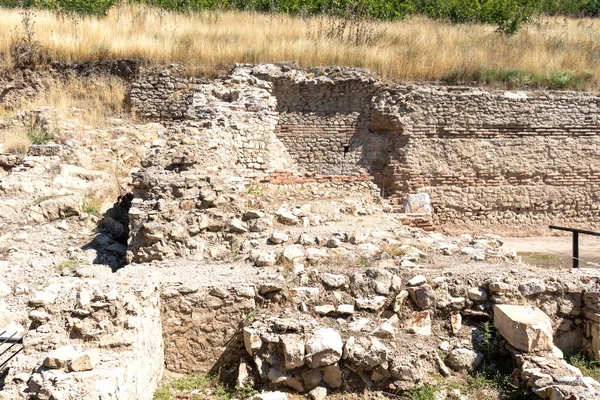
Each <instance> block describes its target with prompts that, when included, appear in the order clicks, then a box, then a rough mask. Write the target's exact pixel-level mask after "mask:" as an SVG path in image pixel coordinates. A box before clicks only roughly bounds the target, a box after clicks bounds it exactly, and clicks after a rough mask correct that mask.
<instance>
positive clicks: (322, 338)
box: [306, 328, 344, 368]
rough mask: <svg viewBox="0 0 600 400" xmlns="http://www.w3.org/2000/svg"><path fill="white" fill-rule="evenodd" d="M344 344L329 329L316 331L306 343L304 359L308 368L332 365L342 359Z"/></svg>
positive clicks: (337, 335)
mask: <svg viewBox="0 0 600 400" xmlns="http://www.w3.org/2000/svg"><path fill="white" fill-rule="evenodd" d="M343 346H344V342H343V341H342V337H341V336H340V334H339V333H338V332H336V331H335V330H333V329H331V328H319V329H316V330H315V331H314V332H313V333H312V335H311V337H310V338H309V339H308V341H307V342H306V357H307V358H308V359H309V360H310V361H309V364H308V365H309V367H310V368H318V367H321V366H324V365H332V364H335V363H336V362H338V361H339V359H340V358H341V357H342V349H343Z"/></svg>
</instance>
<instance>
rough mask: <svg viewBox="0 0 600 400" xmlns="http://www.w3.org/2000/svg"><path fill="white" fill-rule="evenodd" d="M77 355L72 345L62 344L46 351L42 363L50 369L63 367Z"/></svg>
mask: <svg viewBox="0 0 600 400" xmlns="http://www.w3.org/2000/svg"><path fill="white" fill-rule="evenodd" d="M77 356H78V354H77V351H76V350H75V348H74V347H73V346H63V347H59V348H58V349H56V350H53V351H51V352H50V353H48V355H47V356H46V358H45V359H44V365H45V366H46V367H48V368H50V369H59V368H65V367H66V366H67V364H68V362H69V361H71V360H73V359H74V358H76V357H77Z"/></svg>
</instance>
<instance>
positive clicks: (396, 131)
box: [273, 78, 408, 197]
mask: <svg viewBox="0 0 600 400" xmlns="http://www.w3.org/2000/svg"><path fill="white" fill-rule="evenodd" d="M380 91H381V88H380V86H379V85H377V84H374V83H373V82H368V81H363V80H360V79H355V80H352V79H350V80H343V81H337V82H335V83H332V82H328V83H326V82H323V83H314V82H300V83H299V82H293V81H290V80H289V79H284V78H281V79H275V80H274V81H273V94H274V95H275V96H276V98H277V112H278V113H279V121H278V125H277V127H276V130H275V134H276V136H277V137H278V139H279V140H281V142H282V143H283V144H284V145H285V147H286V148H287V151H288V154H289V156H290V157H291V158H292V159H293V160H294V161H295V163H296V165H298V167H299V168H300V169H301V171H300V172H310V173H316V174H319V175H346V176H359V175H362V174H368V175H371V176H372V177H373V180H374V182H375V183H376V184H377V185H378V186H379V188H380V192H381V194H382V195H383V196H386V197H387V196H391V195H393V194H394V193H396V192H398V191H399V190H403V189H405V186H406V182H397V181H396V180H395V179H394V178H395V177H397V176H398V174H399V172H400V171H399V169H402V168H403V167H404V166H405V154H404V150H403V149H404V147H405V146H406V144H407V141H408V139H407V138H406V137H403V136H402V128H401V127H399V125H398V121H394V120H392V119H390V118H389V116H388V115H387V114H383V113H380V112H376V111H374V110H373V100H374V98H375V96H378V95H379V93H380ZM402 176H403V175H402Z"/></svg>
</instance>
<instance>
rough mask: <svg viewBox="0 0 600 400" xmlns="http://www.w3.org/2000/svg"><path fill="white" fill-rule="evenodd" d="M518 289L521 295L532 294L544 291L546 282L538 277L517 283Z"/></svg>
mask: <svg viewBox="0 0 600 400" xmlns="http://www.w3.org/2000/svg"><path fill="white" fill-rule="evenodd" d="M519 291H520V292H521V294H522V295H523V296H532V295H534V294H538V293H543V292H545V291H546V284H545V283H544V282H543V281H541V280H539V279H532V280H530V281H527V282H524V283H522V284H520V285H519Z"/></svg>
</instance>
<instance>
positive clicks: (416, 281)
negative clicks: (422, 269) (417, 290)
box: [407, 275, 427, 286]
mask: <svg viewBox="0 0 600 400" xmlns="http://www.w3.org/2000/svg"><path fill="white" fill-rule="evenodd" d="M407 283H408V286H420V285H423V284H425V283H427V278H426V277H425V276H423V275H417V276H415V277H414V278H412V279H410V280H409V281H408V282H407Z"/></svg>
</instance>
